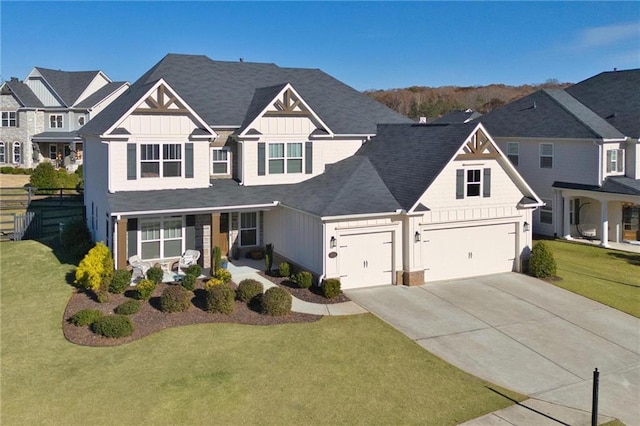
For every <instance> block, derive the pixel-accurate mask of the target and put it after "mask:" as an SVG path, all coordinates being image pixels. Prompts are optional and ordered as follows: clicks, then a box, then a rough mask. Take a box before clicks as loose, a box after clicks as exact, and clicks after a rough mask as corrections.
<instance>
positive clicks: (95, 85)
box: [76, 73, 109, 104]
mask: <svg viewBox="0 0 640 426" xmlns="http://www.w3.org/2000/svg"><path fill="white" fill-rule="evenodd" d="M107 83H109V82H108V81H107V80H106V79H105V78H104V77H103V76H102V74H100V73H98V75H96V76H95V78H94V79H93V80H92V81H91V83H89V85H88V86H87V87H86V88H85V90H84V92H82V94H81V95H80V96H79V97H78V100H77V101H76V104H78V103H80V102H82V100H84V99H86V98H87V97H89V96H91V95H92V94H94V93H95V92H96V91H98V90H99V89H100V88H102V87H104V86H105V85H107Z"/></svg>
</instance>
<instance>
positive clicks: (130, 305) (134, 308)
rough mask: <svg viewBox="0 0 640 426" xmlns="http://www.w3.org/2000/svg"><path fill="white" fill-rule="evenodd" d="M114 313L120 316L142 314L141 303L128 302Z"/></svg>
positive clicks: (118, 307) (135, 301) (119, 306)
mask: <svg viewBox="0 0 640 426" xmlns="http://www.w3.org/2000/svg"><path fill="white" fill-rule="evenodd" d="M114 312H115V313H116V314H118V315H133V314H137V313H138V312H140V302H138V301H137V300H127V301H126V302H124V303H122V304H120V305H118V306H116V308H115V309H114Z"/></svg>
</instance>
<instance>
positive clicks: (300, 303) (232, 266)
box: [227, 259, 367, 315]
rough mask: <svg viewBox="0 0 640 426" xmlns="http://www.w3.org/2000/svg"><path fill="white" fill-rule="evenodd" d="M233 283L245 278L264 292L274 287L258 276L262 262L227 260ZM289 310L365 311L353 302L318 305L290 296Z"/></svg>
mask: <svg viewBox="0 0 640 426" xmlns="http://www.w3.org/2000/svg"><path fill="white" fill-rule="evenodd" d="M227 269H228V270H229V272H231V276H232V277H233V281H234V282H236V283H239V282H240V281H242V280H244V279H245V278H251V279H254V280H256V281H258V282H260V283H262V285H263V286H264V289H265V291H266V290H267V289H268V288H271V287H275V286H276V285H275V284H274V283H272V282H271V281H269V280H268V279H266V278H264V277H263V276H262V275H260V274H258V271H261V270H264V261H263V260H252V259H238V260H231V259H229V266H228V267H227ZM292 299H293V300H292V303H291V310H292V311H294V312H300V313H303V314H312V315H355V314H364V313H366V312H367V311H366V310H364V309H363V308H361V307H360V306H359V305H357V304H356V303H355V302H344V303H333V304H319V303H310V302H305V301H304V300H300V299H297V298H295V297H293V296H292Z"/></svg>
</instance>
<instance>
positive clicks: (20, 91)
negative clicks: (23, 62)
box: [4, 80, 44, 108]
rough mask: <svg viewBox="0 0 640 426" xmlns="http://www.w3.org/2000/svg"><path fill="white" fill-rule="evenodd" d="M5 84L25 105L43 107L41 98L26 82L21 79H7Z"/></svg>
mask: <svg viewBox="0 0 640 426" xmlns="http://www.w3.org/2000/svg"><path fill="white" fill-rule="evenodd" d="M4 84H6V85H7V87H8V88H9V89H11V91H12V92H13V94H14V95H15V97H16V98H18V102H20V103H21V104H22V106H23V107H27V108H43V107H44V105H43V104H42V102H40V99H38V98H37V96H36V95H35V94H34V93H33V91H31V88H30V87H29V86H27V85H26V84H24V83H23V82H21V81H15V80H10V81H5V82H4Z"/></svg>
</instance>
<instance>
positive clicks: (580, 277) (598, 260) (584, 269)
mask: <svg viewBox="0 0 640 426" xmlns="http://www.w3.org/2000/svg"><path fill="white" fill-rule="evenodd" d="M545 242H546V244H547V245H548V247H549V248H550V249H551V252H552V253H553V255H554V257H555V259H556V263H557V264H558V272H557V275H558V276H559V277H560V278H562V280H559V281H551V283H552V284H555V285H557V286H558V287H562V288H564V289H567V290H569V291H572V292H574V293H577V294H580V295H582V296H585V297H588V298H589V299H593V300H596V301H598V302H600V303H603V304H605V305H608V306H611V307H612V308H615V309H618V310H620V311H623V312H626V313H628V314H631V315H633V316H635V317H638V318H640V254H637V253H627V252H623V251H618V250H609V249H604V248H601V247H596V246H591V245H587V244H581V243H574V242H569V241H564V240H545Z"/></svg>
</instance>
